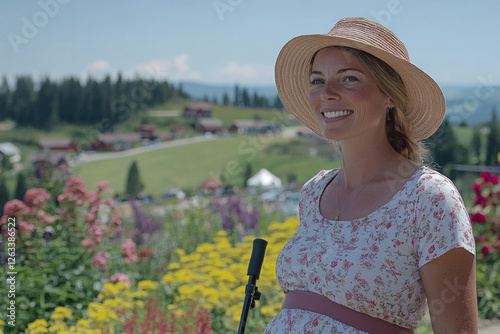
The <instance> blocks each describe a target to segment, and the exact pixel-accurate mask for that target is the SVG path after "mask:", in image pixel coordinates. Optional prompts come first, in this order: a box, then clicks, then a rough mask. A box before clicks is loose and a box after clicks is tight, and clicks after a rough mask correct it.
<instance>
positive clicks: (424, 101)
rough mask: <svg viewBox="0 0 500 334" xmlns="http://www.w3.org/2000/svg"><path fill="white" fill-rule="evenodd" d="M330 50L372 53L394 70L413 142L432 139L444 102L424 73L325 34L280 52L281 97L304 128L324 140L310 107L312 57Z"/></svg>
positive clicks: (301, 39)
mask: <svg viewBox="0 0 500 334" xmlns="http://www.w3.org/2000/svg"><path fill="white" fill-rule="evenodd" d="M329 46H347V47H351V48H355V49H359V50H362V51H365V52H367V53H370V54H371V55H373V56H375V57H377V58H379V59H381V60H383V61H384V62H385V63H387V64H388V65H389V66H391V67H392V68H393V69H394V70H395V71H396V72H397V73H398V74H399V75H400V76H401V78H402V80H403V82H404V84H405V86H406V90H407V94H408V105H407V108H406V110H405V118H406V121H407V122H408V123H409V124H408V125H409V127H408V128H409V129H408V130H409V131H408V132H409V133H408V134H407V135H408V136H409V137H410V138H412V139H414V140H423V139H426V138H428V137H430V136H431V135H432V134H433V133H434V132H436V130H437V129H438V128H439V126H440V125H441V123H442V121H443V119H444V115H445V110H446V106H445V98H444V96H443V93H442V91H441V89H440V88H439V86H438V84H437V83H436V82H435V81H434V80H433V79H432V78H431V77H430V76H429V75H427V74H426V73H425V72H424V71H422V70H421V69H419V68H418V67H417V66H415V65H413V64H412V63H410V62H409V61H407V60H406V59H403V58H399V57H397V56H394V55H393V54H390V53H388V52H386V51H383V50H381V49H379V48H376V47H373V46H370V45H367V44H364V43H361V42H357V41H353V40H350V39H346V38H341V37H334V36H328V35H322V34H315V35H303V36H298V37H295V38H293V39H291V40H290V41H289V42H288V43H286V44H285V46H283V48H282V49H281V51H280V53H279V55H278V58H277V60H276V66H275V80H276V86H277V89H278V94H279V96H280V98H281V101H282V102H283V105H284V106H285V108H286V109H287V110H288V111H289V112H290V113H291V114H292V115H293V116H294V117H295V118H297V119H298V120H299V121H300V122H301V123H302V124H304V125H305V126H307V127H308V128H309V129H311V130H312V131H314V132H315V133H316V134H317V135H319V136H320V137H323V138H324V134H323V133H322V131H321V128H320V127H319V124H318V123H317V121H316V117H315V112H314V111H313V110H312V109H311V107H310V105H309V92H310V83H309V76H310V70H311V68H310V63H311V59H312V57H313V55H314V54H315V53H316V52H317V51H318V50H320V49H322V48H325V47H329Z"/></svg>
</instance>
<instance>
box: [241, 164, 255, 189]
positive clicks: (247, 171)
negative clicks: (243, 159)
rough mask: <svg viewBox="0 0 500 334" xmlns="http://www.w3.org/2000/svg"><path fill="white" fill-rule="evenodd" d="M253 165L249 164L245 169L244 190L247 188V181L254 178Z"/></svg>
mask: <svg viewBox="0 0 500 334" xmlns="http://www.w3.org/2000/svg"><path fill="white" fill-rule="evenodd" d="M252 173H253V171H252V165H251V164H250V163H247V165H246V167H245V172H244V174H243V188H246V186H247V181H248V179H249V178H251V177H252Z"/></svg>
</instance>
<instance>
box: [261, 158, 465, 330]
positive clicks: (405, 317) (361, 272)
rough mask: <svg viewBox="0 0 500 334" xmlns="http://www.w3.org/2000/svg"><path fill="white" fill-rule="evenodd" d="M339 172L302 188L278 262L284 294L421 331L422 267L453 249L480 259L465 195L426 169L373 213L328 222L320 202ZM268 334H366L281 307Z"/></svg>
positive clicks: (319, 177)
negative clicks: (300, 294) (306, 295)
mask: <svg viewBox="0 0 500 334" xmlns="http://www.w3.org/2000/svg"><path fill="white" fill-rule="evenodd" d="M337 172H338V169H333V170H328V171H321V172H320V173H318V174H317V175H316V176H315V177H313V178H312V179H311V180H309V181H308V182H307V183H306V184H305V185H304V186H303V187H302V191H301V196H300V201H299V216H300V225H299V227H298V229H297V231H296V232H295V234H294V235H293V236H292V238H291V239H290V241H289V242H288V243H287V244H286V245H285V247H284V248H283V250H282V251H281V253H280V254H279V256H278V259H277V262H276V276H277V279H278V283H279V285H280V287H281V289H282V290H283V292H285V293H286V292H288V291H295V290H303V291H310V292H314V293H317V294H321V295H324V296H326V297H328V298H329V299H331V300H332V301H334V302H336V303H338V304H341V305H345V306H347V307H349V308H351V309H354V310H356V311H358V312H362V313H366V314H368V315H370V316H372V317H376V318H381V319H384V320H386V321H389V322H391V323H394V324H396V325H399V326H401V327H405V328H408V329H416V328H417V327H418V324H419V322H420V321H421V320H422V318H423V317H424V315H425V312H426V311H427V302H426V298H425V292H424V288H423V285H422V281H421V278H420V273H419V268H420V267H421V266H423V265H424V264H426V263H428V262H429V261H431V260H433V259H435V258H437V257H439V256H441V255H443V254H444V253H446V252H447V251H449V250H451V249H453V248H458V247H462V248H464V249H466V250H467V251H469V252H471V253H473V254H475V245H474V237H473V234H472V228H471V224H470V220H469V215H468V213H467V211H466V209H465V207H464V204H463V202H462V198H461V196H460V194H459V193H458V191H457V189H456V188H455V186H454V185H453V183H452V182H451V181H450V180H449V179H447V178H446V177H445V176H443V175H441V174H439V173H438V172H436V171H433V170H432V169H430V168H428V167H425V166H421V167H420V168H419V169H418V170H417V171H416V172H415V173H414V174H413V175H412V176H411V177H410V179H409V180H408V181H407V182H406V183H405V185H404V186H403V187H402V188H401V189H400V190H399V191H398V192H397V193H396V194H395V195H394V196H393V198H392V199H391V200H390V201H389V202H388V203H387V204H385V205H384V206H382V207H381V208H379V209H378V210H376V211H375V212H372V213H371V214H369V215H368V216H366V217H364V218H360V219H355V220H352V221H334V220H328V219H326V218H324V217H323V216H322V215H321V213H320V211H319V199H320V196H321V194H322V193H323V191H324V189H325V187H326V185H327V184H328V183H329V181H331V180H332V179H333V177H335V175H336V174H337ZM264 333H265V334H271V333H273V334H275V333H287V334H289V333H301V334H302V333H311V334H313V333H318V334H319V333H343V334H344V333H365V332H363V331H360V330H358V329H356V328H353V327H351V326H348V325H346V324H343V323H341V322H339V321H336V320H333V319H331V318H329V317H327V316H324V315H321V314H318V313H314V312H311V311H305V310H299V309H282V310H281V311H280V312H279V313H278V315H276V316H275V317H274V318H273V320H271V322H270V323H269V324H268V325H267V327H266V330H265V332H264Z"/></svg>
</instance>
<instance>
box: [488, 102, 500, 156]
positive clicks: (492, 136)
mask: <svg viewBox="0 0 500 334" xmlns="http://www.w3.org/2000/svg"><path fill="white" fill-rule="evenodd" d="M498 144H499V143H498V124H497V111H496V109H495V108H493V110H492V114H491V122H490V133H488V137H487V138H486V159H485V163H486V164H487V165H496V164H497V162H498V157H497V154H498V150H499V145H498Z"/></svg>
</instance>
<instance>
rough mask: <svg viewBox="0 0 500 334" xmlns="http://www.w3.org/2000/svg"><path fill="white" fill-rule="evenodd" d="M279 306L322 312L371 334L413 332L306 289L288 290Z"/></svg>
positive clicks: (407, 333)
mask: <svg viewBox="0 0 500 334" xmlns="http://www.w3.org/2000/svg"><path fill="white" fill-rule="evenodd" d="M281 308H282V309H284V308H296V309H300V310H305V311H311V312H315V313H319V314H323V315H326V316H327V317H330V318H332V319H334V320H338V321H340V322H342V323H344V324H346V325H349V326H351V327H354V328H357V329H359V330H362V331H365V332H368V333H372V334H413V333H415V331H413V330H411V329H407V328H404V327H400V326H398V325H395V324H393V323H390V322H387V321H385V320H382V319H379V318H374V317H372V316H369V315H368V314H364V313H361V312H358V311H355V310H353V309H350V308H348V307H346V306H343V305H340V304H337V303H335V302H334V301H331V300H330V299H328V298H327V297H325V296H322V295H318V294H316V293H312V292H308V291H290V292H288V293H286V294H285V299H284V300H283V305H282V306H281Z"/></svg>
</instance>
